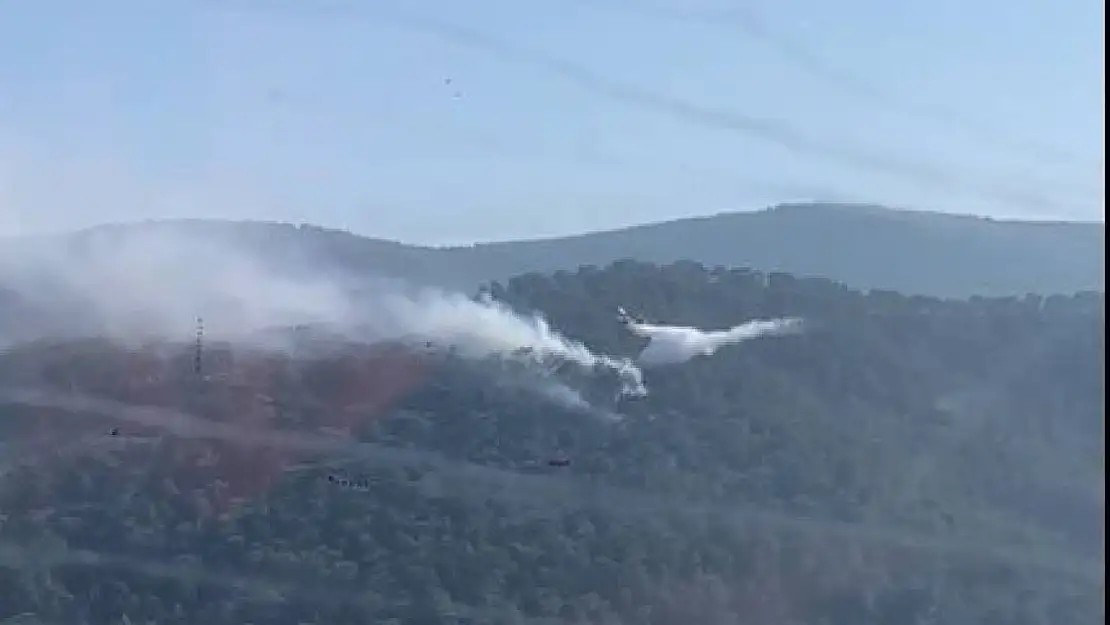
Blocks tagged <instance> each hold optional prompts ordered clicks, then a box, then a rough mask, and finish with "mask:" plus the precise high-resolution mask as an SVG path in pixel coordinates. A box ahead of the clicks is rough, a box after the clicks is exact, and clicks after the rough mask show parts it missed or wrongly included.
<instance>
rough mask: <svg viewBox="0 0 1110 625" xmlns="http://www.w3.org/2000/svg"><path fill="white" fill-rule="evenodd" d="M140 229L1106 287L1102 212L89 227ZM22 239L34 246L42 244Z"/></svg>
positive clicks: (819, 211) (914, 282)
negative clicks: (503, 233)
mask: <svg viewBox="0 0 1110 625" xmlns="http://www.w3.org/2000/svg"><path fill="white" fill-rule="evenodd" d="M152 228H155V229H162V230H163V231H174V232H180V233H189V234H201V235H203V236H204V237H207V238H213V239H219V240H223V241H227V242H229V243H232V244H233V245H235V246H236V247H240V248H243V249H245V250H250V251H251V252H252V253H255V254H258V255H261V256H263V257H266V258H269V259H272V260H274V261H275V262H278V263H281V264H282V265H283V266H284V267H285V268H286V270H288V271H294V270H295V271H300V272H303V271H306V267H311V268H322V269H330V270H342V271H344V272H350V273H354V274H359V273H365V272H366V271H367V270H372V271H374V272H377V273H379V274H384V275H390V276H396V277H401V278H405V279H409V280H412V281H415V282H418V283H421V284H436V285H441V286H448V287H451V288H457V289H461V290H464V291H471V290H473V289H474V288H476V287H477V286H478V285H479V284H481V283H484V282H486V281H488V280H490V279H507V278H509V277H511V276H513V275H517V274H522V273H527V272H534V271H538V272H551V271H556V270H559V269H571V270H573V269H576V268H577V267H578V266H580V265H597V266H604V265H607V264H609V263H611V262H613V261H616V260H620V259H622V258H631V259H634V260H640V261H644V262H655V263H671V262H676V261H679V260H683V259H692V260H696V261H698V262H701V263H703V264H705V265H709V266H716V265H720V266H724V267H753V268H756V269H759V270H762V271H782V272H786V273H792V274H795V275H800V276H820V277H825V278H830V279H833V280H837V281H840V282H844V283H846V284H848V285H849V286H852V287H854V288H860V289H869V288H881V289H891V290H897V291H901V292H905V293H914V294H922V295H934V296H941V297H967V296H970V295H1024V294H1025V293H1030V292H1035V293H1044V294H1048V293H1071V292H1075V291H1080V290H1102V289H1103V288H1104V284H1105V273H1104V271H1105V270H1104V257H1105V254H1104V247H1105V225H1104V224H1101V223H1036V222H1016V221H995V220H988V219H980V218H974V217H961V216H952V215H945V214H940V213H925V212H908V211H895V210H890V209H884V208H879V207H869V206H858V205H836V204H816V205H788V206H780V207H777V208H773V209H769V210H765V211H760V212H753V213H730V214H721V215H716V216H712V217H704V218H696V219H682V220H677V221H672V222H666V223H659V224H650V225H644V226H637V227H632V228H626V229H622V230H615V231H608V232H595V233H590V234H584V235H580V236H572V237H563V238H555V239H548V240H535V241H514V242H505V243H494V244H483V245H476V246H472V247H455V248H425V247H418V246H410V245H403V244H400V243H395V242H391V241H384V240H380V239H368V238H364V237H359V236H355V235H352V234H349V233H345V232H339V231H332V230H324V229H321V228H316V227H312V226H302V227H294V226H289V225H279V224H263V223H230V222H200V221H185V222H168V223H161V224H146V225H138V224H136V225H129V226H113V227H105V228H101V229H97V230H95V231H94V232H95V233H98V234H100V235H107V236H124V235H125V234H128V233H135V232H138V231H141V230H143V229H147V230H149V229H152ZM87 238H88V233H86V234H85V235H82V236H78V237H77V238H76V239H70V240H69V241H68V244H69V245H71V246H73V247H75V248H78V249H80V248H81V247H82V246H83V245H85V243H84V240H85V239H87ZM56 242H57V241H55V243H56ZM27 244H28V245H31V246H33V247H35V248H40V247H43V246H46V245H48V244H49V242H48V241H43V240H35V241H30V242H27ZM13 245H14V244H13ZM12 249H13V250H14V249H15V247H12ZM0 254H2V251H0ZM0 259H2V257H0Z"/></svg>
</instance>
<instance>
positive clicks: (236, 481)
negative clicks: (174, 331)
mask: <svg viewBox="0 0 1110 625" xmlns="http://www.w3.org/2000/svg"><path fill="white" fill-rule="evenodd" d="M490 291H491V292H492V293H493V294H494V295H495V296H496V297H498V298H501V299H503V300H506V301H508V302H510V303H511V304H512V305H514V306H516V307H518V308H519V309H521V310H528V309H535V310H542V311H544V313H545V314H546V315H547V316H548V317H549V318H550V319H551V320H552V322H553V324H554V325H555V326H556V327H559V328H562V329H564V330H565V333H566V334H568V335H570V336H572V337H574V338H577V339H580V340H582V341H584V342H585V343H587V344H588V345H590V346H591V347H593V348H595V349H596V350H597V351H603V352H608V353H618V354H633V353H635V351H636V350H637V349H638V348H640V347H641V346H642V345H641V344H640V342H639V341H638V340H637V339H636V338H634V337H631V336H629V335H627V334H626V333H624V332H623V329H622V328H621V327H620V326H619V325H618V324H616V323H614V322H613V319H612V311H613V309H614V307H615V306H616V305H618V304H619V305H624V306H626V307H628V308H629V309H630V310H632V311H634V312H636V313H638V314H641V315H643V316H645V317H648V318H649V319H652V320H658V321H664V322H668V323H679V324H689V325H696V326H700V327H724V326H728V325H731V324H734V323H736V322H739V321H742V320H745V319H748V318H752V317H769V316H777V315H782V314H791V315H800V316H803V317H805V318H806V319H807V320H809V322H810V323H809V326H808V330H807V332H805V333H804V334H801V335H798V336H790V337H782V338H776V339H767V340H762V341H752V342H748V343H744V344H741V345H737V346H732V347H727V348H725V349H722V350H721V351H720V352H718V353H717V354H715V355H713V356H712V357H706V358H699V359H696V360H693V361H691V362H689V363H686V364H683V365H676V366H668V367H660V368H657V369H651V370H649V371H648V372H647V376H648V379H647V382H648V386H649V387H650V389H651V393H650V394H649V395H648V396H647V397H645V398H639V399H636V398H632V399H622V400H620V401H618V402H617V403H616V404H613V405H610V406H607V407H609V408H614V409H616V410H618V411H619V412H620V413H621V414H623V415H625V418H624V419H623V420H622V421H620V422H613V421H611V420H606V419H603V418H599V417H598V416H597V415H593V414H583V413H581V412H576V411H574V410H572V409H570V408H566V407H563V406H562V405H560V404H557V403H552V402H549V401H546V400H544V399H542V398H540V397H538V396H537V395H536V394H535V393H530V392H528V391H527V390H526V389H525V388H524V387H523V385H522V384H509V383H505V382H504V381H503V376H499V375H495V372H493V371H490V370H489V369H487V368H485V367H484V366H482V367H480V366H477V365H473V364H469V365H468V364H465V363H461V362H455V361H452V360H447V361H444V362H426V361H422V360H420V359H419V358H416V357H413V356H411V355H404V354H401V353H399V352H397V351H394V350H390V349H385V348H383V349H381V350H366V351H360V352H349V353H346V354H342V355H338V356H333V357H330V358H328V359H317V360H313V361H310V362H305V361H292V360H290V359H288V358H278V357H263V356H260V355H249V354H231V353H230V352H228V351H226V350H224V349H223V348H220V347H214V348H213V349H212V352H213V353H212V354H210V356H209V358H210V362H212V363H224V364H219V365H217V364H212V365H210V366H211V367H212V370H211V379H209V380H207V381H201V380H195V379H192V378H190V366H189V361H190V359H189V355H188V353H187V351H188V350H187V349H186V350H184V351H183V352H182V353H178V354H176V355H170V356H167V355H166V354H165V353H164V352H163V351H158V350H155V349H154V348H148V349H147V350H146V351H141V352H138V351H134V350H132V351H125V350H123V348H120V347H113V346H109V345H106V344H103V343H97V342H87V343H81V344H76V343H67V344H63V345H55V346H49V345H45V344H36V345H31V346H25V347H23V348H21V349H18V350H11V351H9V352H7V353H6V354H4V355H3V356H0V379H3V380H5V382H6V383H8V384H11V383H14V382H13V381H19V380H34V379H48V380H50V381H51V382H52V383H53V384H55V385H57V386H63V387H67V388H71V389H76V390H81V391H85V392H88V393H95V394H96V395H97V396H100V397H108V398H114V399H116V400H120V401H124V402H129V403H141V404H146V405H161V406H164V407H166V408H175V409H180V410H183V411H187V412H188V413H190V414H193V415H198V416H200V417H204V418H207V419H211V420H219V421H222V422H225V423H229V424H234V425H237V426H240V427H242V428H254V429H255V430H258V429H259V428H263V427H264V428H267V429H269V430H271V431H272V430H274V429H277V430H281V431H285V432H286V433H287V434H296V435H295V436H291V437H290V438H291V439H296V440H300V441H302V442H303V441H307V440H312V441H317V442H319V441H325V440H326V441H331V443H329V444H331V445H333V451H332V452H329V453H322V452H320V451H318V449H319V448H317V451H313V450H312V449H309V448H308V446H307V445H302V446H301V447H299V448H292V447H296V445H292V446H285V447H284V448H280V449H278V448H275V446H273V445H271V446H268V447H267V446H259V445H257V444H255V445H251V444H248V442H249V441H248V439H247V438H244V437H240V438H238V439H236V440H235V441H230V440H215V439H209V440H203V439H198V438H188V439H186V438H182V437H181V436H167V435H165V432H164V431H163V430H161V429H159V428H158V427H155V426H154V425H150V424H147V425H143V424H142V423H140V422H139V420H138V419H133V420H126V419H111V418H107V419H106V418H96V417H95V416H94V415H93V414H92V413H91V412H84V413H74V412H64V411H61V410H47V409H41V408H38V409H30V408H26V407H22V406H19V405H16V404H0V411H2V414H3V420H2V421H0V427H3V428H4V433H3V436H4V437H5V438H4V439H0V440H7V441H8V442H9V445H8V449H9V452H8V453H7V454H6V455H0V458H3V459H5V462H4V464H3V466H0V471H3V472H4V475H3V477H2V478H0V480H2V481H0V511H2V513H3V515H2V516H0V617H16V616H17V615H23V616H22V617H21V618H24V619H30V618H32V615H33V616H34V617H35V618H39V619H42V621H43V622H50V623H87V624H95V625H100V624H109V623H112V624H115V623H132V624H135V625H138V624H140V623H148V622H149V623H208V624H211V625H220V624H224V623H226V624H231V623H236V624H239V623H257V624H261V623H267V624H270V623H273V624H278V625H283V624H287V623H288V624H291V625H297V624H301V623H321V624H322V623H337V624H338V623H412V624H415V625H423V624H429V625H430V624H440V623H506V624H508V623H545V622H549V623H583V624H584V623H606V624H616V623H629V624H632V623H635V624H647V625H653V624H666V625H672V624H674V625H685V624H694V623H698V624H701V623H705V624H713V625H715V624H729V623H744V624H746V625H753V624H754V625H762V624H767V625H772V624H773V625H783V624H794V623H797V624H807V625H841V624H842V625H871V624H875V625H878V624H892V625H894V624H896V625H912V624H919V625H924V624H948V623H986V624H996V625H1002V624H1006V625H1070V624H1087V623H1090V624H1094V623H1101V622H1103V619H1104V614H1105V613H1104V608H1103V590H1102V589H1103V581H1104V578H1103V561H1102V558H1101V551H1100V550H1101V548H1102V545H1103V533H1102V519H1103V514H1104V495H1103V493H1104V479H1103V471H1104V462H1103V449H1102V434H1103V404H1102V401H1103V389H1104V387H1103V372H1102V370H1101V364H1102V362H1103V360H1104V349H1105V347H1104V334H1103V327H1104V326H1103V320H1104V311H1105V299H1104V296H1103V295H1102V294H1101V293H1080V294H1077V295H1074V296H1053V297H1047V298H1042V297H1039V296H1032V295H1031V296H1025V297H1012V298H1004V299H987V298H971V299H968V300H951V301H946V300H938V299H932V298H928V297H908V296H903V295H900V294H898V293H894V292H885V291H874V292H870V293H867V294H864V293H861V292H857V291H853V290H850V289H848V288H847V287H844V286H842V285H840V284H837V283H834V282H830V281H827V280H823V279H800V278H795V277H792V276H790V275H786V274H771V275H764V274H760V273H757V272H753V271H746V270H727V269H706V268H704V267H702V266H700V265H698V264H696V263H692V262H680V263H677V264H673V265H669V266H665V267H657V266H654V265H650V264H643V263H638V262H632V261H622V262H618V263H616V264H614V265H611V266H608V267H605V268H596V267H584V268H582V269H580V270H578V271H577V272H573V273H572V272H559V273H555V274H553V275H546V276H545V275H539V274H530V275H524V276H520V277H518V278H514V279H512V280H509V281H508V282H507V283H506V284H504V285H501V284H496V283H495V284H493V285H491V286H490ZM159 349H161V348H159ZM231 356H234V359H232V358H231ZM498 380H502V381H500V382H498ZM578 383H580V384H582V385H585V386H586V390H585V392H586V394H587V395H589V396H591V397H597V398H600V399H598V401H599V402H607V401H608V402H611V401H613V400H611V394H610V393H609V392H608V391H609V390H611V389H610V388H609V386H608V385H607V383H606V381H603V380H583V381H579V382H578ZM121 414H122V413H121ZM115 416H116V417H119V416H120V415H119V414H117V415H115ZM113 427H119V428H120V429H119V431H118V432H116V431H114V430H112V428H113ZM326 428H330V430H331V431H334V430H336V429H339V430H343V431H350V432H352V433H353V434H354V435H355V436H356V437H357V438H359V439H361V440H362V441H365V443H364V444H362V445H351V444H347V443H343V442H342V441H341V439H338V438H335V437H334V436H333V437H331V438H327V437H326V436H321V432H323V431H325V429H326ZM190 431H191V430H190ZM197 432H200V430H197ZM310 434H311V435H312V436H314V437H315V438H312V439H309V435H310ZM63 443H64V444H63ZM320 444H321V445H322V444H323V443H320ZM16 451H18V452H21V453H20V454H19V455H18V456H16V455H15V454H14V452H16ZM558 455H565V457H566V458H567V459H569V460H570V461H571V463H570V465H569V466H565V467H552V466H549V465H548V462H547V461H548V460H549V459H550V458H552V457H555V456H558ZM1095 553H1098V554H1100V555H1099V556H1098V558H1097V559H1096V557H1095V556H1093V555H1092V554H1095ZM25 622H30V621H25Z"/></svg>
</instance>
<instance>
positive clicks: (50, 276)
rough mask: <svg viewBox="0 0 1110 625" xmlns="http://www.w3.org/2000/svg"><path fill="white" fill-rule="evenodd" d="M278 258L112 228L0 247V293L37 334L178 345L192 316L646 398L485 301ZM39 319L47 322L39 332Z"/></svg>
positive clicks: (636, 382)
mask: <svg viewBox="0 0 1110 625" xmlns="http://www.w3.org/2000/svg"><path fill="white" fill-rule="evenodd" d="M274 228H275V229H277V228H278V227H276V226H275V227H274ZM48 243H51V242H50V241H48ZM279 247H280V244H279ZM278 251H279V252H281V253H280V254H278V256H279V257H287V258H290V260H288V261H285V262H280V263H274V262H271V261H267V260H265V259H263V258H262V257H261V255H260V254H259V253H251V252H250V251H248V250H247V249H245V244H236V242H234V241H230V242H229V241H227V240H223V239H218V238H215V237H213V236H205V235H204V234H203V233H202V231H201V230H190V229H187V228H185V229H182V228H175V227H173V225H172V224H171V225H169V226H162V225H149V226H140V227H136V228H126V229H116V230H113V231H105V232H104V233H101V234H96V233H94V234H91V235H87V236H85V237H83V238H82V239H81V243H80V245H77V246H75V245H72V244H70V245H58V244H56V243H53V244H49V245H46V244H44V245H41V246H40V245H21V246H14V245H13V246H6V249H5V250H2V251H0V286H3V287H5V288H6V289H8V291H9V292H14V293H15V294H16V296H17V297H18V299H19V301H20V302H21V305H22V307H23V308H25V309H26V311H28V312H25V313H24V314H22V317H21V319H17V320H16V321H21V322H35V323H37V324H38V326H37V327H36V328H35V331H36V332H37V333H38V334H40V335H42V334H48V335H55V336H56V335H67V334H68V335H71V336H72V335H88V334H90V333H95V334H98V335H102V336H110V337H112V338H115V339H118V340H124V341H136V340H144V339H151V338H155V339H166V338H169V339H181V338H185V337H188V336H189V334H190V333H191V331H192V327H193V324H194V322H195V318H196V317H197V316H201V317H203V318H204V320H205V331H206V333H207V334H208V335H209V336H210V337H212V338H214V339H219V340H229V341H233V342H234V341H248V340H250V341H259V340H265V339H262V338H260V337H263V336H266V334H265V333H264V332H263V331H265V330H269V329H273V328H278V327H290V326H295V325H316V326H320V327H322V328H326V329H327V330H328V331H329V332H330V333H331V334H332V335H335V336H338V337H340V338H346V339H351V340H361V341H366V342H379V341H397V340H401V341H406V342H410V343H411V344H413V345H418V346H421V347H423V346H425V345H427V344H434V346H435V347H437V348H443V349H449V350H451V351H452V352H453V353H455V354H456V355H458V356H460V357H463V358H471V359H483V358H490V357H504V358H514V359H517V360H524V361H527V362H530V363H534V364H536V365H539V366H542V367H545V368H546V367H550V366H553V365H557V364H563V363H573V364H575V365H578V366H579V367H582V368H584V369H587V370H595V369H609V370H612V371H613V372H615V373H616V374H617V375H618V377H619V378H620V380H621V384H622V393H626V394H638V395H642V394H644V393H645V392H646V391H645V389H644V385H643V381H642V376H641V373H640V371H639V369H637V368H636V366H635V365H634V364H633V363H632V362H631V361H630V360H628V359H621V358H613V357H609V356H605V355H598V354H594V353H593V352H591V351H590V350H589V349H588V348H587V347H586V346H585V345H583V344H581V343H579V342H577V341H573V340H570V339H568V338H566V337H564V336H562V335H561V334H559V333H558V332H557V331H555V330H554V329H553V328H551V326H550V325H549V324H548V323H547V322H546V321H545V320H544V319H542V318H540V317H538V316H530V317H529V316H521V315H518V314H516V313H514V312H513V311H512V310H510V309H509V308H508V307H507V306H505V305H504V304H501V303H499V302H495V301H492V300H489V299H488V298H487V299H485V300H483V301H475V300H473V299H471V298H470V297H468V296H466V295H463V294H460V293H452V292H448V291H443V290H439V289H432V288H420V289H417V288H408V287H404V286H402V285H399V284H398V283H397V282H396V281H391V280H388V279H385V278H378V277H373V276H371V277H366V275H360V276H357V277H356V278H357V279H356V278H352V276H350V275H349V274H341V272H338V271H336V269H335V268H334V266H331V267H328V266H323V265H320V266H316V265H319V263H314V261H313V259H312V258H310V257H309V256H308V255H305V254H300V255H296V254H293V253H292V251H290V252H288V253H285V251H284V250H280V249H279V250H278ZM271 252H272V250H271ZM271 256H273V254H271ZM360 272H362V273H363V274H367V273H370V272H372V268H370V267H368V268H366V269H365V270H364V271H363V270H360ZM0 294H2V293H0ZM9 297H10V294H9ZM0 305H3V303H0ZM0 313H2V311H0ZM10 317H11V315H10V314H9V315H8V317H4V316H3V315H2V314H0V321H3V325H5V326H8V327H0V342H2V341H3V339H4V338H5V335H7V338H9V339H11V338H12V337H13V336H15V335H17V334H19V333H18V332H17V330H18V329H19V328H16V327H15V326H16V325H20V324H18V323H13V322H12V320H11V319H10ZM5 319H7V320H6V321H4V320H5ZM47 319H49V320H51V322H52V323H51V324H48V327H47V328H46V329H43V328H42V327H41V325H42V322H43V320H47ZM35 323H32V324H30V325H35ZM25 337H26V333H24V336H23V338H25ZM276 344H277V343H276V342H275V343H274V345H276Z"/></svg>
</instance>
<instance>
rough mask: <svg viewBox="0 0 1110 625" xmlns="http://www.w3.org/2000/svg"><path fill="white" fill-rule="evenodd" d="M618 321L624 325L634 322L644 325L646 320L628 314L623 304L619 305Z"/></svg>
mask: <svg viewBox="0 0 1110 625" xmlns="http://www.w3.org/2000/svg"><path fill="white" fill-rule="evenodd" d="M617 322H618V323H620V324H621V325H623V326H629V325H632V324H640V325H642V324H643V323H644V320H643V319H641V318H639V317H634V316H632V315H630V314H628V311H627V310H625V309H624V307H623V306H617Z"/></svg>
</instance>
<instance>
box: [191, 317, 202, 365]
mask: <svg viewBox="0 0 1110 625" xmlns="http://www.w3.org/2000/svg"><path fill="white" fill-rule="evenodd" d="M203 363H204V319H203V318H201V317H197V342H196V349H195V350H194V351H193V373H195V374H197V375H198V376H199V375H201V369H202V365H203Z"/></svg>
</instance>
